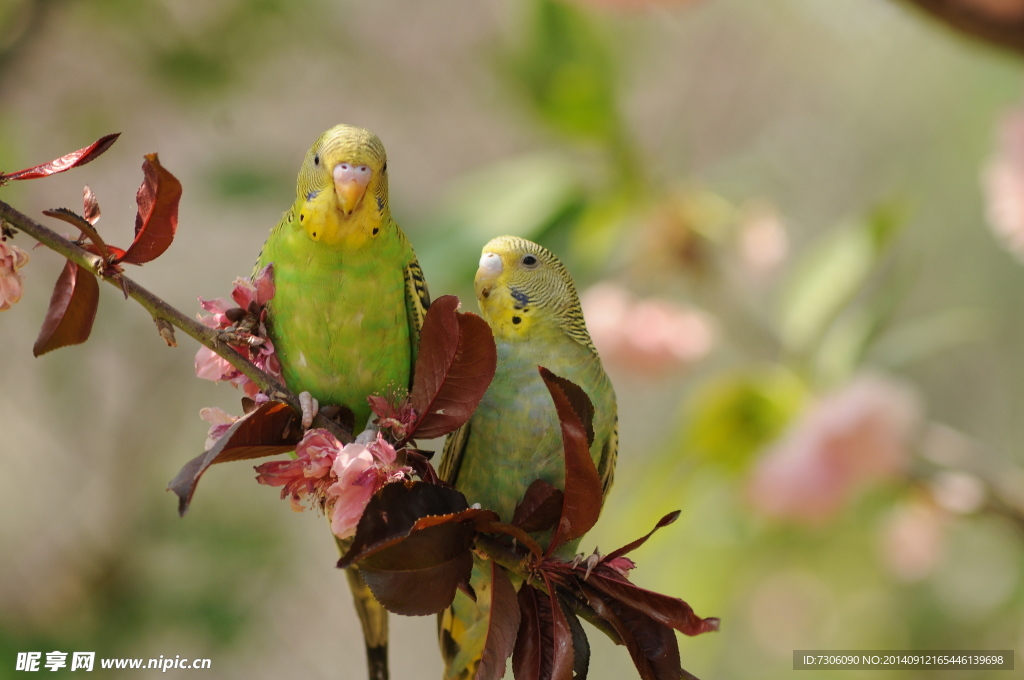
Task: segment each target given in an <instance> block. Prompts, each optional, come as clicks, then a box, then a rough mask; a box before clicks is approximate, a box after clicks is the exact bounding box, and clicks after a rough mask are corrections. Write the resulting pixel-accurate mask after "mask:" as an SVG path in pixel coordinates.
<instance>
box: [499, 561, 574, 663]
mask: <svg viewBox="0 0 1024 680" xmlns="http://www.w3.org/2000/svg"><path fill="white" fill-rule="evenodd" d="M545 580H547V579H546V578H545ZM547 585H548V588H549V590H550V592H551V593H552V595H551V596H548V595H545V594H544V593H542V592H540V591H539V590H537V589H536V588H534V587H532V586H529V585H526V584H524V585H523V586H522V587H521V588H520V589H519V598H518V599H519V609H520V611H521V613H522V617H521V621H520V624H519V634H518V635H517V637H516V645H515V650H514V651H513V653H512V673H513V675H515V678H516V680H572V671H573V650H572V631H571V630H570V628H569V623H568V621H566V619H565V615H564V614H563V613H562V608H561V607H560V606H559V605H558V601H557V599H555V596H554V595H553V593H554V590H553V589H552V588H551V586H550V583H548V584H547Z"/></svg>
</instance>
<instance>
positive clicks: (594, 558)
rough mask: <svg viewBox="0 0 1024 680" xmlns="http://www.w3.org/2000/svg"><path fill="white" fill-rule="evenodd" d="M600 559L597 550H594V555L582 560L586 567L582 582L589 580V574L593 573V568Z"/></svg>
mask: <svg viewBox="0 0 1024 680" xmlns="http://www.w3.org/2000/svg"><path fill="white" fill-rule="evenodd" d="M601 559H602V557H601V553H600V552H599V551H598V549H597V548H594V554H592V555H591V556H590V557H588V558H587V559H585V560H584V562H585V563H586V565H587V573H585V574H584V575H583V580H584V581H586V580H587V579H588V578H590V572H591V571H593V570H594V567H596V566H597V565H598V563H600V562H601Z"/></svg>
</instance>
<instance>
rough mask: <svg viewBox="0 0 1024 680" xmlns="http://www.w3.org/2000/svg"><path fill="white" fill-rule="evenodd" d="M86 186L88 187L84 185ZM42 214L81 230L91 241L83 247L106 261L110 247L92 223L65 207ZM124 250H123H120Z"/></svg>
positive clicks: (45, 211)
mask: <svg viewBox="0 0 1024 680" xmlns="http://www.w3.org/2000/svg"><path fill="white" fill-rule="evenodd" d="M86 188H88V187H86ZM43 214H44V215H46V216H47V217H56V218H57V219H58V220H61V221H63V222H67V223H68V224H70V225H72V226H74V227H75V228H77V229H78V230H79V231H81V232H82V233H83V234H84V235H85V236H86V237H87V238H88V239H89V240H90V241H92V243H87V244H85V246H84V247H85V248H86V249H87V250H88V251H89V252H92V253H94V254H96V255H99V256H100V257H102V258H103V260H104V262H106V261H107V260H108V259H109V257H110V254H111V250H110V247H109V246H108V245H107V244H106V243H105V242H104V241H103V239H102V238H101V237H100V235H99V232H97V231H96V228H95V227H93V226H92V223H91V222H90V221H89V220H87V219H85V218H84V217H82V216H81V215H79V214H78V213H75V212H72V211H71V210H68V209H67V208H55V209H53V210H44V211H43ZM121 252H122V253H123V252H124V251H123V250H122V251H121Z"/></svg>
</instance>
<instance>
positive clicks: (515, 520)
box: [512, 479, 563, 532]
mask: <svg viewBox="0 0 1024 680" xmlns="http://www.w3.org/2000/svg"><path fill="white" fill-rule="evenodd" d="M562 502H563V495H562V491H561V490H560V489H556V488H555V487H553V486H551V485H550V484H548V483H547V482H545V481H544V480H543V479H535V480H533V484H531V485H530V487H529V488H528V489H527V490H526V493H525V494H523V500H521V501H519V505H517V506H516V511H515V513H514V514H513V516H512V524H513V525H514V526H517V527H519V528H520V529H522V530H523V531H527V532H530V531H545V530H546V529H550V528H551V527H553V526H555V522H557V521H558V518H559V517H560V516H561V514H562Z"/></svg>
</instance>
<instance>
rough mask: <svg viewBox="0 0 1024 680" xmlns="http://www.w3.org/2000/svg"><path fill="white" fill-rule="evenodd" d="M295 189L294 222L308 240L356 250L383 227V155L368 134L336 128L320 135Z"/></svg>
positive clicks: (385, 193) (385, 194)
mask: <svg viewBox="0 0 1024 680" xmlns="http://www.w3.org/2000/svg"><path fill="white" fill-rule="evenodd" d="M296 186H297V196H296V200H297V201H298V203H299V210H298V219H299V224H300V226H301V227H302V229H303V231H305V233H306V236H307V237H308V238H309V239H310V240H312V241H316V242H318V243H322V244H324V245H328V246H340V247H344V248H360V247H362V246H365V245H367V244H368V243H370V242H372V241H373V240H375V239H376V238H377V237H379V236H380V234H381V231H382V230H383V229H384V228H385V226H386V225H387V221H386V220H384V215H385V213H386V212H387V207H388V179H387V157H386V155H385V153H384V145H383V144H381V142H380V139H378V138H377V136H376V135H375V134H373V133H372V132H370V131H369V130H364V129H362V128H357V127H353V126H351V125H338V126H336V127H333V128H331V129H330V130H328V131H327V132H325V133H324V134H322V135H320V138H319V139H317V141H316V143H315V144H314V145H313V147H312V148H311V149H310V150H309V152H308V153H307V154H306V159H305V161H304V162H303V164H302V169H301V170H300V171H299V178H298V182H297V185H296Z"/></svg>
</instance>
